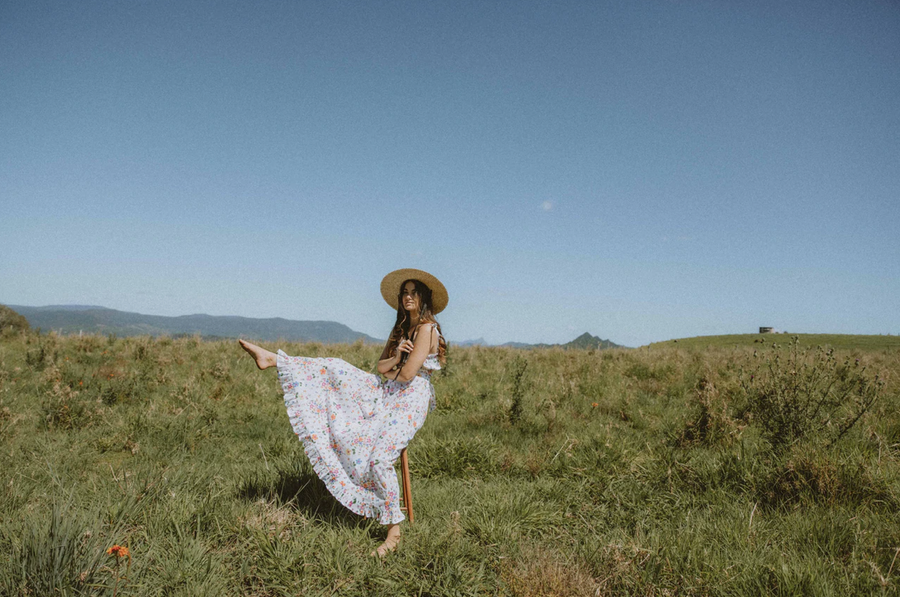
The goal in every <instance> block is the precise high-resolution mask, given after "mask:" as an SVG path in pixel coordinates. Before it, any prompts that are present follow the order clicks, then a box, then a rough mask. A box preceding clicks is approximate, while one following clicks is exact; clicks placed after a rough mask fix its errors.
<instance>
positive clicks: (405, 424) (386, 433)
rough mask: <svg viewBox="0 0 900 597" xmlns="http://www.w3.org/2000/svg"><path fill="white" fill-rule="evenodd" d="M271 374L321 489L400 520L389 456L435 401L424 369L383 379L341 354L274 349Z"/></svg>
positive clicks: (362, 509)
mask: <svg viewBox="0 0 900 597" xmlns="http://www.w3.org/2000/svg"><path fill="white" fill-rule="evenodd" d="M278 378H279V380H280V381H281V387H282V389H283V390H284V404H285V406H286V407H287V413H288V418H289V419H290V421H291V426H292V427H293V428H294V433H296V434H297V435H298V436H299V438H300V441H302V442H303V447H304V451H305V452H306V455H307V457H308V458H309V461H310V463H312V466H313V469H314V470H315V471H316V474H317V475H318V476H319V478H320V479H322V481H324V482H325V485H326V487H328V491H330V492H331V494H332V495H333V496H334V497H335V498H336V499H337V500H338V501H339V502H340V503H341V504H343V505H344V506H346V507H347V508H349V509H350V510H351V511H352V512H355V513H356V514H359V515H361V516H365V517H367V518H375V519H377V520H378V522H380V523H381V524H392V523H398V522H400V521H402V520H404V518H405V516H404V515H403V513H402V512H401V511H400V501H399V500H400V487H399V484H398V482H397V473H396V471H395V470H394V463H395V462H396V461H397V459H398V458H399V457H400V450H402V449H403V448H405V447H406V445H407V444H408V443H409V441H410V440H411V439H412V437H413V436H414V435H415V434H416V431H418V430H419V429H420V428H421V427H422V424H423V423H424V422H425V417H426V415H427V414H428V413H429V412H430V411H431V410H432V409H433V408H434V388H433V387H432V385H431V382H430V380H429V379H428V373H427V372H424V373H420V375H417V376H416V377H414V378H413V379H412V380H411V381H409V382H398V381H391V380H388V381H385V382H382V381H381V379H380V378H379V377H378V376H377V375H373V374H371V373H367V372H365V371H362V370H360V369H357V368H356V367H354V366H353V365H350V364H349V363H347V362H346V361H344V360H342V359H334V358H307V357H292V356H288V355H286V354H285V353H284V352H282V351H280V350H279V351H278Z"/></svg>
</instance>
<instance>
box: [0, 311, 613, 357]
mask: <svg viewBox="0 0 900 597" xmlns="http://www.w3.org/2000/svg"><path fill="white" fill-rule="evenodd" d="M8 306H9V307H10V308H11V309H13V310H14V311H16V312H17V313H19V314H21V315H22V316H23V317H25V319H27V320H28V323H29V325H31V327H32V328H35V329H36V328H40V329H41V330H43V331H45V332H47V331H50V330H54V331H56V332H58V333H61V334H78V333H82V332H83V333H85V334H115V335H116V336H122V337H125V336H164V335H168V336H193V335H200V336H203V337H206V338H241V337H243V338H251V339H255V340H267V341H272V340H286V341H289V342H321V343H323V344H337V343H352V342H356V341H357V340H362V341H363V342H367V343H376V344H381V343H383V342H384V340H379V339H378V338H373V337H372V336H369V335H367V334H363V333H362V332H356V331H354V330H352V329H350V328H348V327H347V326H345V325H344V324H341V323H337V322H334V321H295V320H291V319H283V318H281V317H273V318H269V319H256V318H252V317H236V316H216V315H203V314H199V315H181V316H178V317H163V316H161V315H143V314H141V313H130V312H128V311H117V310H115V309H107V308H106V307H98V306H95V305H49V306H46V307H26V306H23V305H8ZM451 344H456V345H458V346H476V345H480V346H488V344H487V342H485V341H484V338H479V339H477V340H468V341H465V342H451ZM500 346H506V347H510V348H523V349H528V348H550V347H556V346H558V347H562V348H594V349H602V348H623V347H622V346H620V345H618V344H615V343H614V342H611V341H609V340H602V339H600V338H598V337H597V336H592V335H590V334H588V333H587V332H585V333H584V334H582V335H580V336H578V337H577V338H575V339H574V340H572V341H571V342H567V343H565V344H525V343H522V342H507V343H506V344H501V345H500Z"/></svg>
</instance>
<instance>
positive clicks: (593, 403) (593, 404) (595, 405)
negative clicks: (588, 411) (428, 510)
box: [591, 402, 600, 408]
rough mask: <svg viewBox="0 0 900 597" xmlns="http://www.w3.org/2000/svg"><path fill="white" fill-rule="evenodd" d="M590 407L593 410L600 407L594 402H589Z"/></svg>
mask: <svg viewBox="0 0 900 597" xmlns="http://www.w3.org/2000/svg"><path fill="white" fill-rule="evenodd" d="M591 406H592V407H594V408H597V407H598V406H600V405H599V404H597V403H596V402H591Z"/></svg>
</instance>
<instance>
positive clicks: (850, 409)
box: [741, 336, 884, 453]
mask: <svg viewBox="0 0 900 597" xmlns="http://www.w3.org/2000/svg"><path fill="white" fill-rule="evenodd" d="M752 358H753V359H754V360H756V361H757V362H756V364H755V366H752V367H751V368H749V371H746V370H745V371H743V372H742V374H741V386H742V388H743V390H744V392H745V395H746V398H747V403H746V413H747V414H748V415H749V417H750V422H751V423H752V424H754V425H756V426H758V427H759V429H760V432H761V433H762V436H763V437H764V438H765V439H766V440H767V441H768V443H769V444H770V445H771V447H772V449H773V451H775V452H776V453H782V452H783V451H784V450H785V449H786V448H788V447H790V446H791V445H794V444H795V443H797V442H799V441H801V440H804V439H807V440H810V441H816V442H821V443H823V444H825V445H829V446H830V445H832V444H834V443H835V442H836V441H838V440H839V439H841V438H842V437H843V436H844V435H845V434H846V433H847V432H848V431H849V430H850V429H851V428H852V427H853V426H854V425H855V424H856V423H857V422H858V421H859V420H860V418H862V416H863V415H864V414H865V413H866V412H867V411H868V410H869V408H871V406H872V405H873V404H874V403H875V400H876V399H877V398H878V394H879V390H880V389H881V388H882V386H883V385H884V384H883V382H882V380H880V379H879V376H878V375H875V376H873V377H870V376H869V374H868V373H867V372H866V367H865V366H860V362H859V359H856V360H855V361H854V362H851V361H850V357H847V358H846V359H845V360H844V361H842V362H839V361H838V359H837V358H836V357H835V355H834V350H833V349H829V350H825V349H823V348H821V347H817V348H816V349H815V350H810V349H808V348H801V347H800V345H799V339H798V337H797V336H794V337H793V339H792V342H791V345H790V347H789V350H788V352H787V355H786V356H784V355H782V354H781V353H780V352H779V350H778V346H777V345H773V347H772V350H771V352H769V353H768V354H766V355H765V356H760V355H759V353H758V352H754V353H753V357H752Z"/></svg>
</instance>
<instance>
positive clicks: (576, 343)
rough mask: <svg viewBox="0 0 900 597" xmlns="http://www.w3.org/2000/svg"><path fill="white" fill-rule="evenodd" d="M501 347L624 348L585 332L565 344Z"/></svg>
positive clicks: (509, 345) (520, 343)
mask: <svg viewBox="0 0 900 597" xmlns="http://www.w3.org/2000/svg"><path fill="white" fill-rule="evenodd" d="M501 346H508V347H510V348H553V347H556V346H558V347H560V348H594V349H602V348H625V347H624V346H622V345H621V344H616V343H615V342H612V341H610V340H603V339H601V338H599V337H598V336H592V335H590V334H589V333H587V332H585V333H583V334H581V335H580V336H578V337H577V338H575V339H574V340H572V341H571V342H566V343H565V344H524V343H522V342H507V343H506V344H501Z"/></svg>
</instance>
